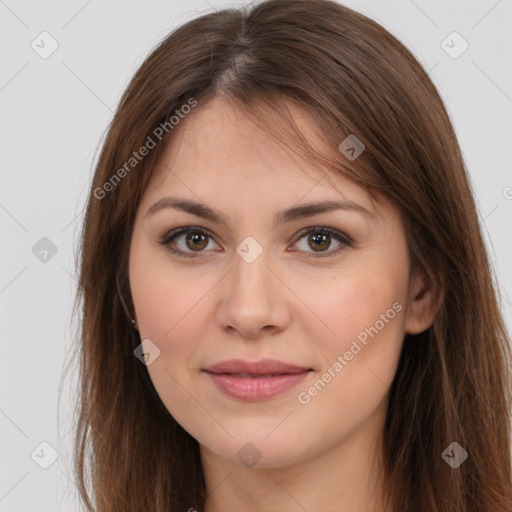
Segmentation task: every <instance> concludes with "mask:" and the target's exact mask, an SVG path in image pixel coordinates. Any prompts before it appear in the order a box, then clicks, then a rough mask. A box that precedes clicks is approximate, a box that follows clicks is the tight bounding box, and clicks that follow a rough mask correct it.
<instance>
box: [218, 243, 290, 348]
mask: <svg viewBox="0 0 512 512" xmlns="http://www.w3.org/2000/svg"><path fill="white" fill-rule="evenodd" d="M270 264H271V263H270V262H269V258H268V253H267V252H266V251H265V250H264V251H263V252H262V254H260V255H259V256H258V257H257V258H256V259H255V260H254V261H252V262H251V263H249V262H247V261H246V260H244V258H242V257H241V256H239V255H238V253H235V255H234V256H233V267H232V269H231V271H230V272H229V273H228V275H227V276H226V279H223V280H222V281H223V285H222V288H221V289H220V295H219V297H220V299H219V304H218V307H217V311H216V315H215V316H216V321H217V324H218V325H219V326H220V327H221V328H222V329H223V330H224V331H227V332H230V333H231V334H233V335H237V336H239V337H240V338H247V339H260V338H261V337H262V336H265V335H267V336H268V335H270V334H276V333H278V332H281V331H282V330H284V329H286V326H287V325H288V323H289V322H290V316H291V315H290V311H289V306H288V304H287V302H286V286H285V285H284V284H283V282H282V280H281V279H279V278H278V277H277V275H276V274H277V273H276V272H275V271H273V270H272V269H271V268H270Z"/></svg>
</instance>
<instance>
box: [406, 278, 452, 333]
mask: <svg viewBox="0 0 512 512" xmlns="http://www.w3.org/2000/svg"><path fill="white" fill-rule="evenodd" d="M443 295H444V293H443V290H442V287H441V285H440V284H439V280H438V279H434V278H433V276H431V275H428V274H427V273H426V272H425V271H424V270H421V271H418V272H417V273H416V274H415V275H414V276H413V278H412V279H411V282H410V286H409V298H408V304H407V312H406V320H405V332H406V333H407V334H419V333H421V332H423V331H425V330H427V329H428V328H429V327H430V326H431V325H432V323H433V322H434V319H435V317H436V314H437V312H438V311H439V308H440V307H441V304H442V299H443Z"/></svg>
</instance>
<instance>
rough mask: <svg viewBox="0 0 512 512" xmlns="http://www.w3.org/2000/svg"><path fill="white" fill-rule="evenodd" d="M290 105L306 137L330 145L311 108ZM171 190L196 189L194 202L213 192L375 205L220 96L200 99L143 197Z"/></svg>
mask: <svg viewBox="0 0 512 512" xmlns="http://www.w3.org/2000/svg"><path fill="white" fill-rule="evenodd" d="M288 108H289V110H290V112H291V114H292V116H293V122H294V124H295V125H296V127H297V129H298V130H299V132H300V133H301V134H302V135H303V136H304V138H306V139H307V141H308V143H309V144H311V145H312V146H313V147H314V148H315V149H317V150H318V151H320V152H321V151H322V150H325V146H326V142H325V141H324V140H323V138H322V134H321V131H320V130H319V129H318V127H317V126H316V123H315V122H314V121H313V120H312V118H311V117H310V116H308V114H307V112H306V111H305V110H303V109H301V108H299V107H297V106H295V105H292V104H288ZM270 115H272V113H270ZM269 122H271V120H270V121H269ZM167 192H168V193H170V192H173V193H176V192H182V193H185V194H186V195H187V196H191V195H195V196H196V197H195V199H196V200H197V199H204V200H206V199H207V198H210V197H212V196H215V197H216V198H217V199H218V202H219V203H223V202H225V201H228V202H232V201H233V199H234V197H233V194H236V195H238V196H240V195H242V196H244V197H246V198H255V197H259V199H260V201H261V202H262V203H261V204H263V203H266V204H268V203H269V202H270V201H271V200H272V199H274V200H276V202H281V200H282V201H285V202H286V203H287V204H289V203H290V201H291V202H299V201H301V199H302V198H304V200H308V201H312V200H325V199H326V197H327V198H329V199H340V198H341V199H343V198H348V196H350V198H351V199H352V200H356V201H359V202H361V203H363V204H365V205H366V206H367V207H370V206H371V208H373V207H374V206H375V205H373V203H372V201H371V199H370V197H369V195H368V193H367V192H366V191H365V190H363V189H362V188H361V187H359V186H358V185H356V184H355V183H354V182H353V181H351V180H349V179H347V178H345V177H343V176H342V175H341V174H339V173H335V172H334V171H333V170H328V169H326V168H325V167H321V166H319V165H318V164H314V163H313V162H311V161H307V160H305V159H304V158H301V157H300V156H299V155H297V154H296V153H295V152H294V151H292V150H291V149H290V148H288V147H286V146H285V145H284V144H282V143H280V142H279V141H278V140H276V138H275V137H273V136H272V135H271V134H270V133H269V131H268V128H267V126H266V125H262V124H259V123H258V122H257V121H256V120H255V119H254V118H251V117H249V116H248V115H247V114H246V112H244V110H243V109H242V108H237V107H236V106H234V105H233V104H232V103H231V102H229V101H227V100H224V99H221V98H215V99H213V100H210V101H209V102H208V103H206V104H203V105H201V104H199V105H198V107H196V110H194V112H193V113H191V114H190V115H188V116H187V117H186V118H185V119H184V120H183V121H182V122H181V124H180V126H179V130H178V131H177V132H176V133H174V134H173V137H172V139H170V140H169V141H168V143H167V146H166V147H165V149H164V151H163V153H162V156H161V158H160V160H159V162H158V164H157V166H156V168H155V169H154V172H153V175H152V178H151V180H150V183H149V185H148V187H147V190H146V193H145V197H144V198H143V202H145V203H147V202H148V201H150V200H153V199H155V198H157V197H158V196H161V195H162V194H163V193H167Z"/></svg>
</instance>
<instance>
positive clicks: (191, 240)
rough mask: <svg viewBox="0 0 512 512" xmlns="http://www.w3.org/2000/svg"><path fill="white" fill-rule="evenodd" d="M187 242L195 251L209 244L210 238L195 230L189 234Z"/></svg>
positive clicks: (186, 238)
mask: <svg viewBox="0 0 512 512" xmlns="http://www.w3.org/2000/svg"><path fill="white" fill-rule="evenodd" d="M185 243H186V244H187V247H188V248H189V249H191V250H193V251H195V250H199V251H200V250H202V249H204V248H205V247H206V246H207V245H208V238H207V235H204V234H203V233H195V232H194V233H193V234H188V235H187V236H186V237H185Z"/></svg>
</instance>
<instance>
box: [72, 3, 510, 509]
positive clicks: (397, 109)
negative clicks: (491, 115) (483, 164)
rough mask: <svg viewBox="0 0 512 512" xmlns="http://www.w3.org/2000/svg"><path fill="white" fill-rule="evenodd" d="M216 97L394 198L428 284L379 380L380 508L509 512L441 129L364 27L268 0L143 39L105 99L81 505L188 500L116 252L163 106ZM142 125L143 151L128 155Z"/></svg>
mask: <svg viewBox="0 0 512 512" xmlns="http://www.w3.org/2000/svg"><path fill="white" fill-rule="evenodd" d="M219 95H223V96H224V97H226V98H229V99H230V100H232V101H234V102H236V103H237V105H238V106H239V107H240V108H243V109H244V110H245V111H247V112H251V115H254V116H256V118H258V119H259V122H260V123H261V124H262V125H264V126H266V127H268V129H269V130H270V132H271V133H272V134H273V135H274V136H275V137H277V138H278V139H279V140H281V141H282V142H283V143H284V144H287V145H288V146H289V147H290V148H292V149H293V151H295V152H297V153H300V154H301V155H302V157H304V158H310V159H311V160H313V161H315V162H317V164H318V165H319V166H322V167H323V168H325V169H329V172H331V173H333V175H334V176H336V175H343V176H346V177H349V178H350V179H352V180H354V181H355V182H356V183H358V184H359V185H361V186H363V187H365V189H366V190H368V191H370V192H371V193H372V194H373V195H382V196H384V197H386V198H387V199H388V200H390V201H391V202H392V203H393V204H395V205H396V206H397V207H398V208H399V209H400V211H401V214H402V219H403V222H404V225H405V228H406V233H407V237H408V245H409V251H410V258H411V264H412V266H413V267H414V268H419V269H422V270H423V271H424V272H425V274H426V275H428V276H430V279H431V282H432V283H433V285H435V286H438V287H439V289H442V290H443V301H442V304H441V307H440V309H439V312H438V314H437V316H436V318H435V320H434V323H433V325H432V326H431V327H430V328H429V329H428V330H426V331H424V332H423V333H421V334H419V335H415V336H411V335H406V336H405V339H404V344H403V350H402V353H401V357H400V361H399V366H398V370H397V373H396V376H395V378H394V380H393V382H392V385H391V388H390V399H389V410H388V416H387V421H386V424H385V430H384V449H385V467H384V476H385V482H386V496H385V499H386V501H387V503H388V504H389V505H390V506H391V508H392V509H393V510H396V511H400V512H402V511H408V512H422V511H425V512H427V511H428V512H510V511H511V510H512V478H511V456H510V453H511V450H510V448H511V447H510V431H511V430H510V415H509V413H510V408H509V407H510V373H511V372H510V368H511V366H510V365H511V363H510V362H511V352H510V345H509V343H510V341H509V338H508V335H507V333H506V330H505V327H504V323H503V320H502V317H501V316H500V310H499V305H498V303H497V298H496V297H497V295H496V289H495V286H496V285H495V283H494V282H493V276H492V274H491V271H490V265H489V261H488V257H487V254H486V250H485V247H484V243H483V240H482V235H481V231H480V228H479V220H478V216H477V213H476V208H475V203H474V200H473V196H472V191H471V187H470V184H469V182H468V177H467V174H466V170H465V165H464V162H463V158H462V156H461V152H460V149H459V145H458V142H457V139H456V136H455V134H454V131H453V128H452V126H451V123H450V120H449V117H448V114H447V112H446V110H445V107H444V105H443V102H442V100H441V98H440V97H439V94H438V92H437V91H436V88H435V87H434V85H433V84H432V82H431V80H430V79H429V77H428V74H427V73H426V72H425V71H424V69H423V68H422V67H421V66H420V65H419V63H418V62H417V61H416V59H415V58H414V57H413V56H412V54H411V53H410V52H409V51H408V50H407V49H406V48H405V47H404V46H403V45H402V44H401V43H400V42H399V41H398V40H397V39H395V38H394V37H393V36H392V35H391V34H389V32H387V31H386V30H385V29H384V28H383V27H381V26H380V25H379V24H377V23H375V22H374V21H372V20H370V19H368V18H367V17H365V16H363V15H361V14H358V13H356V12H354V11H352V10H350V9H348V8H346V7H343V6H341V5H339V4H337V3H334V2H330V1H327V0H270V1H267V2H263V3H260V4H257V5H255V6H252V7H251V8H250V9H240V10H238V9H237V10H235V9H227V10H222V11H218V12H214V13H211V14H207V15H204V16H201V17H199V18H197V19H194V20H192V21H190V22H188V23H186V24H185V25H183V26H181V27H180V28H178V29H177V30H175V31H173V32H172V33H171V34H170V35H169V36H168V37H167V38H165V39H164V40H163V41H162V42H161V43H160V44H159V45H158V47H157V48H156V49H154V50H153V52H152V53H151V54H150V55H149V56H148V58H147V59H146V60H145V62H144V63H143V64H142V66H141V67H140V69H139V70H138V71H137V73H136V74H135V76H134V77H133V79H132V81H131V82H130V84H129V86H128V88H127V90H126V92H125V93H124V95H123V97H122V99H121V101H120V104H119V106H118V108H117V111H116V113H115V116H114V118H113V120H112V122H111V125H110V127H109V130H108V133H107V135H106V139H105V141H104V143H103V147H102V151H101V154H100V156H99V159H98V162H97V165H96V170H95V174H94V178H93V182H92V186H91V190H90V195H89V199H88V203H87V209H86V215H85V222H84V225H83V231H82V234H81V243H80V247H79V268H80V276H79V289H78V293H77V297H76V301H75V308H77V307H78V306H80V307H81V309H82V310H81V329H80V333H79V336H78V338H77V339H78V345H77V347H76V353H77V357H78V358H79V371H80V374H79V375H80V390H79V396H78V405H77V429H76V438H75V447H74V449H75V471H76V477H77V481H78V486H79V489H80V498H81V500H82V502H83V505H84V506H85V507H86V510H87V511H101V512H128V511H136V512H150V511H154V512H164V511H165V512H170V511H178V510H179V511H182V510H188V509H190V508H194V509H196V510H198V511H201V510H202V509H203V506H204V502H205V493H206V490H205V485H204V480H203V475H202V469H201V462H200V457H199V448H198V443H197V441H196V440H195V439H193V438H192V437H191V436H190V435H189V434H188V433H187V432H186V431H185V430H183V428H182V427H181V426H180V425H178V424H177V422H176V421H175V420H174V418H173V417H172V416H171V415H170V414H169V412H168V411H167V410H166V408H165V407H164V405H163V404H162V402H161V400H160V398H159V397H158V395H157V393H156V391H155V389H154V388H153V385H152V383H151V381H150V378H149V376H148V372H147V369H146V367H145V366H144V365H143V364H141V362H140V361H139V360H138V359H137V358H136V357H135V356H134V350H135V348H136V347H137V346H138V345H139V344H140V343H141V339H140V337H139V334H138V332H137V331H136V330H134V329H133V328H132V325H131V322H130V315H132V314H133V309H132V308H133V304H132V302H131V297H130V287H129V281H128V256H129V244H130V238H131V232H132V229H133V224H134V218H135V213H136V210H137V207H138V204H139V202H140V199H141V197H142V194H143V192H144V190H145V187H146V185H147V183H148V181H149V179H150V177H151V173H152V170H153V169H154V168H155V163H156V162H157V161H158V159H159V157H160V155H161V153H162V150H163V147H164V145H165V143H167V142H169V141H172V140H173V137H174V135H175V133H177V131H178V130H179V128H180V127H179V124H176V125H175V121H174V122H171V119H172V117H171V116H173V115H174V114H175V112H176V110H178V111H180V112H182V113H183V112H185V113H186V112H188V111H189V110H190V108H189V109H188V110H187V109H185V108H183V106H184V105H187V104H188V105H192V104H193V102H196V106H194V107H193V108H195V109H200V108H201V106H202V105H204V104H205V103H206V102H207V101H208V100H209V99H211V98H214V97H216V96H219ZM283 99H286V100H288V101H291V102H294V103H295V104H297V105H299V106H301V107H302V108H303V109H305V110H306V111H307V112H308V113H309V115H310V116H311V119H312V120H314V122H315V127H316V129H318V131H319V133H321V134H322V138H323V140H324V141H325V143H326V148H327V149H326V150H325V151H323V152H322V151H318V150H317V149H315V148H312V147H310V146H309V145H308V142H307V141H306V140H305V139H304V138H303V137H301V135H300V133H297V132H296V131H294V130H293V129H290V123H289V121H290V119H289V115H288V113H287V110H286V108H285V103H284V101H283ZM182 108H183V109H182ZM180 109H182V110H180ZM190 115H193V113H191V114H190ZM180 117H181V116H180ZM287 123H288V124H287ZM162 127H165V128H164V129H163V128H162ZM158 130H159V131H158ZM156 134H159V136H158V137H157V135H156ZM350 134H354V135H356V136H357V138H358V139H359V140H360V141H362V142H363V143H364V145H365V151H364V152H363V153H362V154H361V155H360V156H359V158H358V159H357V160H354V161H352V162H350V161H348V160H347V158H346V155H345V154H343V153H342V152H341V151H340V150H339V149H338V146H339V144H340V143H341V142H342V141H343V140H344V139H345V138H346V137H347V136H348V135H350ZM149 138H151V140H152V141H153V142H154V143H155V144H154V147H151V148H150V151H148V152H147V154H146V156H144V157H143V158H142V157H141V158H137V159H136V162H135V160H130V159H131V158H134V157H133V152H134V151H138V150H139V148H141V147H143V146H145V145H146V146H149V145H150V144H149V143H148V141H149ZM152 146H153V145H152ZM128 162H129V165H127V163H128ZM121 169H124V172H122V171H120V170H121ZM452 442H457V443H459V444H460V445H461V446H462V447H463V448H464V449H465V450H466V451H467V453H468V454H469V456H468V458H467V460H466V461H465V462H464V463H463V464H462V465H460V466H459V467H458V468H456V469H454V468H452V467H450V465H449V464H447V463H446V462H445V460H443V457H442V453H443V451H444V450H445V449H446V448H447V447H448V446H449V445H450V444H451V443H452Z"/></svg>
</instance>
